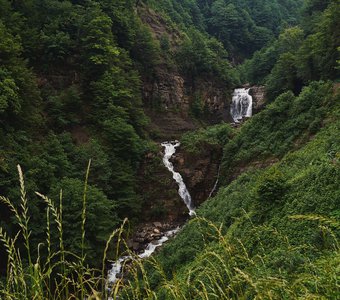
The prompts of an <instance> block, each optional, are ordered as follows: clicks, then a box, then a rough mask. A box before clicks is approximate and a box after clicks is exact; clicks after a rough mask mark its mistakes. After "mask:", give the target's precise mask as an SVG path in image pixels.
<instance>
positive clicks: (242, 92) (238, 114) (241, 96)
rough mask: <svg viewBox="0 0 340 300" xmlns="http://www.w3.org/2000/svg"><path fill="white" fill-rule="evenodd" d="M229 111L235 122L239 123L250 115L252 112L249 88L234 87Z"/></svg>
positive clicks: (251, 98)
mask: <svg viewBox="0 0 340 300" xmlns="http://www.w3.org/2000/svg"><path fill="white" fill-rule="evenodd" d="M230 113H231V116H232V117H233V120H234V122H235V123H239V122H240V120H242V119H243V118H244V117H248V118H249V117H251V116H252V113H253V97H252V96H250V95H249V89H245V88H241V89H235V90H234V93H233V100H232V104H231V107H230Z"/></svg>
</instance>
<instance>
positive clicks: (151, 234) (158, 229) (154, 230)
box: [127, 222, 180, 253]
mask: <svg viewBox="0 0 340 300" xmlns="http://www.w3.org/2000/svg"><path fill="white" fill-rule="evenodd" d="M179 225H180V224H179V223H171V222H165V223H164V222H163V223H161V222H153V223H142V224H140V225H139V226H138V228H137V229H136V230H135V232H134V234H133V236H132V237H131V238H130V239H128V241H127V246H128V247H129V248H130V249H131V250H133V251H135V252H137V253H138V252H140V251H141V250H144V249H145V246H146V245H147V244H148V243H154V242H155V241H157V240H159V239H161V238H162V237H163V236H164V233H165V232H167V231H169V230H173V229H175V228H177V227H178V226H179Z"/></svg>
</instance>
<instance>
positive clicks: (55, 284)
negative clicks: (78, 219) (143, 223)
mask: <svg viewBox="0 0 340 300" xmlns="http://www.w3.org/2000/svg"><path fill="white" fill-rule="evenodd" d="M18 172H19V180H20V190H21V197H20V204H19V208H17V207H15V205H14V204H13V203H12V202H11V201H10V200H9V199H7V198H5V197H3V196H0V201H1V202H3V203H5V204H6V205H7V206H8V207H9V208H10V210H11V211H12V212H13V214H14V216H15V219H16V221H17V223H18V226H19V231H18V232H17V233H16V234H15V235H14V237H10V236H9V235H8V234H7V233H6V232H5V231H4V230H3V228H0V241H1V242H2V244H3V245H4V247H5V249H6V252H7V274H6V276H7V277H6V279H5V281H4V282H2V283H0V284H1V285H0V299H6V300H7V299H56V300H65V299H66V300H69V299H108V298H111V299H129V300H140V299H160V300H163V299H164V300H171V299H174V300H181V299H183V300H187V299H188V300H189V299H190V300H200V299H202V300H203V299H205V300H210V299H216V300H219V299H263V300H265V299H266V300H267V299H273V300H274V299H278V300H279V299H337V297H338V296H339V295H340V285H339V273H340V272H339V265H340V251H339V250H340V247H339V243H338V240H337V236H336V233H334V231H336V230H337V229H339V226H340V224H339V222H338V221H337V220H335V219H329V218H325V217H321V216H315V215H313V216H312V215H309V216H301V215H297V216H292V217H291V221H292V222H299V221H300V220H302V221H310V222H318V224H319V226H318V228H319V230H321V231H322V233H323V235H324V236H327V239H328V243H329V245H330V246H329V247H328V250H327V251H324V252H323V253H322V255H319V256H317V257H316V258H315V259H310V258H309V257H308V256H307V255H304V251H305V250H306V249H308V247H310V245H300V246H296V245H295V246H293V245H291V244H290V242H289V239H288V238H287V237H286V236H284V235H281V234H280V233H279V232H278V231H277V230H275V228H271V227H269V226H263V225H262V226H255V225H253V224H252V223H251V220H250V218H249V216H245V217H242V218H243V219H246V220H248V221H249V222H250V226H249V228H251V229H250V230H251V231H252V234H253V235H254V240H255V241H256V242H257V243H259V244H260V247H258V248H259V249H261V251H260V252H258V253H256V255H254V254H253V253H252V249H251V248H249V246H246V245H244V244H243V242H242V241H241V240H240V239H235V238H233V237H232V236H230V235H225V231H224V230H223V226H222V225H220V226H217V225H216V224H214V223H212V222H211V221H208V220H207V219H204V218H200V217H197V218H195V219H193V220H191V221H190V222H192V223H197V226H196V227H195V228H196V229H197V230H198V231H201V234H202V236H203V237H204V239H205V240H207V241H209V242H207V244H206V245H205V246H204V247H203V248H202V251H201V252H200V253H199V254H198V255H197V257H196V258H195V260H194V261H193V262H191V263H190V264H188V265H184V266H183V267H182V268H180V269H179V270H176V272H174V273H173V274H168V273H167V272H166V271H165V270H164V268H163V265H162V263H161V262H159V261H158V260H157V258H154V257H152V258H150V259H148V260H147V261H142V260H141V259H139V258H138V256H137V255H135V254H133V253H131V251H129V250H128V247H127V245H126V243H125V241H124V239H123V235H124V230H125V226H126V224H127V220H124V222H123V224H122V226H121V227H120V228H118V229H116V230H114V231H113V232H112V234H111V235H110V237H109V239H108V240H107V243H106V247H105V249H104V254H103V259H102V266H101V270H100V269H93V268H90V267H88V265H87V264H86V252H85V248H83V251H82V252H81V255H79V256H77V255H76V254H74V253H71V252H69V251H68V250H67V249H65V247H64V243H63V219H62V213H63V204H62V192H61V193H60V200H59V205H58V206H56V205H55V203H54V202H53V201H52V200H51V199H49V198H48V197H46V196H44V195H42V194H40V193H37V195H38V196H39V197H40V199H41V200H42V201H43V202H44V203H45V204H46V228H45V233H46V240H45V241H43V242H42V243H40V244H39V245H37V247H32V245H31V244H30V236H31V231H30V229H29V226H30V222H29V221H30V217H29V211H28V199H27V196H26V191H25V183H24V178H23V174H22V171H21V168H20V166H18ZM88 172H89V168H88V169H87V175H86V180H85V187H84V194H85V193H86V185H87V178H88ZM85 222H86V196H84V197H83V208H82V225H81V228H80V230H81V231H82V239H83V240H82V246H84V244H85V239H86V233H85ZM54 224H55V225H56V227H57V235H58V240H59V241H58V249H56V250H53V249H52V246H51V244H52V242H51V240H52V234H53V231H52V230H51V227H52V226H53V225H54ZM267 234H270V235H272V236H273V238H275V239H276V241H277V243H280V244H281V247H280V249H281V251H282V252H281V253H277V256H278V258H279V259H282V261H283V262H279V266H276V265H275V262H273V253H270V251H268V248H267V247H266V245H265V244H262V240H261V235H267ZM112 241H115V242H116V243H117V245H116V249H117V253H116V256H117V257H118V254H119V252H118V250H119V249H127V250H126V251H127V254H128V255H130V256H131V257H132V260H131V261H129V262H126V263H125V266H124V269H125V270H126V271H127V272H124V276H123V277H122V278H119V279H118V280H117V282H115V284H114V285H113V286H111V287H110V288H109V289H108V286H107V280H106V277H107V275H106V257H107V252H108V251H109V248H110V247H109V246H110V243H111V242H112ZM20 243H21V244H23V247H20ZM188 243H190V241H188ZM34 246H35V245H34ZM33 248H34V249H37V250H36V253H33V252H32V249H33ZM23 251H24V252H23ZM42 251H44V252H45V253H46V255H42V254H41V253H42ZM274 257H275V255H274ZM296 257H299V258H301V257H302V259H303V264H301V265H300V266H299V268H298V269H297V270H296V271H294V272H293V273H289V272H287V271H286V269H285V265H284V264H285V263H287V262H285V259H286V261H287V260H288V263H294V261H295V259H296Z"/></svg>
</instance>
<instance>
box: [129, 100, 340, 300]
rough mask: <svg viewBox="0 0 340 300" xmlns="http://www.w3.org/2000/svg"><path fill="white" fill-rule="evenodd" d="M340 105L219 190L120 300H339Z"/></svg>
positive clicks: (279, 121)
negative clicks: (296, 141) (305, 137)
mask: <svg viewBox="0 0 340 300" xmlns="http://www.w3.org/2000/svg"><path fill="white" fill-rule="evenodd" d="M279 100H280V97H279V98H278V99H277V100H276V101H275V102H274V103H276V102H277V101H279ZM339 103H340V102H339V101H337V102H336V108H334V109H333V110H332V113H330V114H329V115H328V122H327V125H325V126H324V128H322V129H321V130H320V131H319V132H318V133H317V134H316V136H315V137H314V138H313V139H312V140H311V141H309V142H308V143H307V144H306V145H305V146H303V147H301V148H300V149H299V150H295V151H291V152H289V153H287V154H286V155H284V157H283V158H282V159H281V161H280V162H278V163H276V164H274V165H272V166H268V167H267V168H264V169H258V168H255V169H251V170H249V171H247V172H245V173H243V174H242V175H241V176H239V177H238V178H237V179H235V180H234V181H233V182H232V183H231V184H229V185H228V186H226V187H220V190H219V192H218V194H217V196H216V197H214V198H212V199H210V200H208V201H206V202H205V203H204V204H203V205H202V206H201V207H200V208H199V209H198V210H197V214H198V216H199V218H197V219H193V220H192V221H191V222H189V223H188V224H187V225H186V226H185V227H184V228H183V229H182V231H181V232H180V233H179V235H178V236H177V237H176V238H175V239H174V240H173V241H172V242H171V243H169V244H167V245H165V247H164V249H163V250H162V252H161V253H160V255H158V257H157V260H155V261H154V260H151V261H150V263H147V264H146V268H145V269H142V270H139V271H137V270H138V268H137V269H136V272H137V273H136V274H137V275H136V277H135V279H134V281H133V282H134V283H131V286H128V287H127V288H126V290H125V293H126V295H125V296H126V299H140V298H148V299H230V298H237V299H240V298H259V299H267V298H269V297H271V298H272V299H282V298H286V299H298V298H302V299H305V298H308V297H314V298H316V299H323V298H325V299H336V297H337V295H338V294H339V292H340V287H339V285H338V282H337V280H336V278H337V276H338V270H337V266H338V264H339V259H340V256H339V244H338V240H339V236H340V231H339V228H340V227H339V226H340V225H339V200H340V193H339V188H338V187H339V184H340V181H339V179H340V172H339V170H340V169H339V167H340V160H339V158H340V156H339V155H340V140H339V131H340V122H339V116H340V115H339V114H340V107H339ZM286 118H291V116H286ZM253 120H256V119H255V118H254V119H253ZM253 122H255V121H253ZM258 122H260V121H258ZM274 122H277V123H278V124H282V120H281V119H280V118H278V119H274ZM263 126H266V124H263ZM242 133H243V136H244V135H246V134H247V133H248V134H249V136H250V135H251V133H252V131H250V130H249V127H248V126H246V125H244V127H242V128H241V132H240V133H239V134H240V135H241V134H242ZM275 134H276V132H273V131H271V132H269V133H267V138H269V137H270V136H274V135H275ZM236 138H237V136H236ZM231 142H232V141H231ZM226 147H228V143H227V146H226ZM249 149H251V146H249ZM225 156H226V155H225ZM202 218H204V219H202ZM138 272H139V273H138ZM140 273H141V274H140ZM138 274H139V275H138ZM139 276H143V278H144V279H143V280H141V277H139ZM145 280H147V283H146V282H145ZM135 284H137V286H135Z"/></svg>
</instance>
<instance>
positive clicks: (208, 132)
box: [181, 124, 233, 154]
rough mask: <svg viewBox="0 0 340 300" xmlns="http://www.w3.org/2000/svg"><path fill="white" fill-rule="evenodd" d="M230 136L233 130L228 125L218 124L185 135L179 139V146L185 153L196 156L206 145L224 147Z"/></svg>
mask: <svg viewBox="0 0 340 300" xmlns="http://www.w3.org/2000/svg"><path fill="white" fill-rule="evenodd" d="M232 135H233V130H232V128H231V127H230V125H229V124H220V125H215V126H209V127H207V128H204V129H203V128H202V129H200V130H198V131H193V132H188V133H185V134H184V135H183V136H182V138H181V144H182V147H183V148H184V149H185V151H187V152H191V153H196V154H197V153H199V152H200V149H201V148H202V147H204V146H205V145H207V144H209V145H218V146H223V145H225V144H226V143H227V141H228V140H229V139H230V138H231V137H232Z"/></svg>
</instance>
